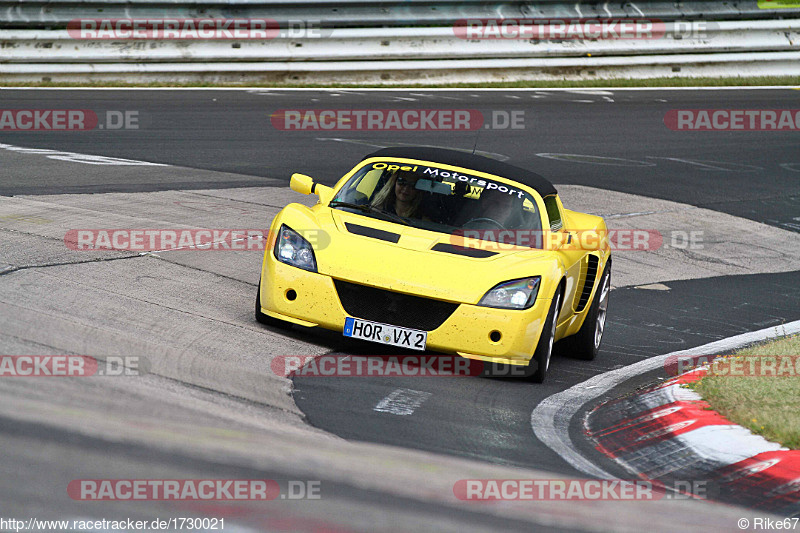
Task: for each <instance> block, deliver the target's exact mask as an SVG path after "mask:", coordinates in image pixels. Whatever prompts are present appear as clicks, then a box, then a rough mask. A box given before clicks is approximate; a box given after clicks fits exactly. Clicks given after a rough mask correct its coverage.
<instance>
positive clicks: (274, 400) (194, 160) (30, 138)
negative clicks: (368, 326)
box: [0, 89, 800, 531]
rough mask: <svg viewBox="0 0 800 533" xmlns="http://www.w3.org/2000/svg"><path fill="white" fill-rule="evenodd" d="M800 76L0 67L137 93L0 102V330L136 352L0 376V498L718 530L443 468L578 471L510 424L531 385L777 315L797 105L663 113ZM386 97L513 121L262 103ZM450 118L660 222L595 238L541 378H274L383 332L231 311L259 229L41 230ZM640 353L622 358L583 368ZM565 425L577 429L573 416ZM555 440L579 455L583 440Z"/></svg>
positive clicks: (412, 524)
mask: <svg viewBox="0 0 800 533" xmlns="http://www.w3.org/2000/svg"><path fill="white" fill-rule="evenodd" d="M799 96H800V93H799V92H798V91H796V90H791V89H744V90H630V91H629V90H608V91H604V90H586V91H577V90H576V91H550V90H542V91H469V90H465V91H363V90H347V91H316V90H310V91H305V90H304V91H299V90H298V91H290V90H267V89H253V90H241V91H234V90H175V91H172V90H67V89H65V90H24V89H19V90H18V89H0V111H2V110H3V109H85V110H92V111H93V112H94V113H95V114H96V115H97V116H98V117H100V120H101V123H104V124H105V126H108V125H109V124H110V123H109V122H104V120H105V117H108V116H110V115H109V112H111V113H112V114H113V113H115V112H118V111H121V112H122V113H123V114H124V113H128V116H134V117H136V118H135V127H129V128H120V129H111V128H109V127H104V128H102V129H101V128H99V127H97V128H94V129H92V130H90V131H81V132H57V131H3V130H1V129H0V355H27V354H68V355H69V354H80V355H90V356H95V357H98V358H106V357H121V356H124V357H140V358H141V359H142V361H144V362H145V365H144V366H145V367H146V373H144V375H137V376H126V377H113V378H112V377H110V376H108V377H93V378H67V379H55V378H47V379H48V380H47V381H45V383H46V384H45V385H41V384H42V383H43V379H44V378H43V379H39V380H38V381H36V382H35V384H34V385H31V380H33V379H34V378H30V379H27V380H26V379H25V378H6V377H0V398H2V402H0V449H2V450H3V451H2V454H0V457H2V459H0V517H9V516H15V517H17V518H25V519H27V518H28V517H40V518H51V519H56V518H62V519H63V518H67V517H69V518H70V519H80V518H86V519H89V518H98V519H99V518H104V517H105V518H111V517H112V516H113V517H115V518H122V517H126V518H128V517H129V518H137V517H139V518H141V519H149V520H152V519H153V518H155V517H162V518H167V517H179V516H201V517H226V518H227V519H228V523H227V524H226V528H225V529H227V530H231V529H233V530H238V531H262V530H265V531H274V530H304V531H305V530H308V531H312V530H313V531H319V530H341V531H370V530H411V529H417V530H443V531H489V530H501V529H503V530H506V529H507V530H531V529H532V528H535V527H543V526H546V527H547V528H548V529H552V530H564V531H573V530H575V531H604V530H612V529H613V530H630V531H640V530H642V529H644V528H648V529H650V530H653V531H660V530H663V531H671V530H674V529H675V528H676V527H678V526H682V529H687V530H719V531H730V530H735V528H736V526H735V521H736V517H737V516H745V515H746V514H745V513H746V512H747V511H746V510H744V509H740V508H732V507H727V506H721V505H714V504H708V503H704V502H689V501H670V502H667V501H665V502H658V503H657V504H656V503H652V504H643V503H641V502H579V503H575V502H569V503H568V504H565V503H564V502H535V504H531V502H516V503H520V505H514V504H510V505H508V506H505V507H496V506H495V507H492V506H486V505H476V504H474V503H472V504H471V505H470V503H471V502H459V501H457V500H455V499H454V497H453V490H452V486H453V483H454V482H455V481H457V480H459V479H465V478H475V479H488V478H499V479H503V478H510V477H536V476H538V477H547V476H550V477H552V478H558V477H564V476H571V477H582V476H584V477H585V475H583V474H581V472H579V471H576V470H575V469H574V468H573V467H572V466H570V464H568V463H567V462H565V461H564V460H563V459H562V458H561V457H560V456H559V455H558V454H557V453H555V452H554V451H553V450H551V449H549V448H547V447H546V446H544V445H543V444H542V443H541V442H540V441H539V440H538V439H537V438H536V437H535V435H534V433H533V431H532V428H531V412H532V411H533V409H534V408H535V407H536V406H537V405H538V404H539V403H540V402H541V401H542V400H544V399H545V398H547V397H549V396H551V395H553V394H555V393H557V392H560V391H562V390H564V389H567V388H569V387H571V386H573V385H576V384H579V383H581V382H583V381H585V380H587V379H589V378H591V377H592V376H595V375H597V374H599V373H602V372H605V371H608V370H612V369H616V368H620V367H623V366H627V365H630V364H633V363H636V362H638V361H641V360H642V359H645V358H648V357H652V356H655V355H660V354H665V353H669V352H672V351H676V350H683V349H689V348H692V347H696V346H700V345H703V344H707V343H709V342H712V341H715V340H719V339H723V338H726V337H731V336H734V335H738V334H741V333H745V332H749V331H755V330H760V329H764V328H769V327H773V326H780V325H781V324H785V323H787V322H791V321H795V320H798V319H800V246H799V245H800V150H798V147H800V133H799V132H797V131H794V132H747V131H732V132H685V131H673V130H670V129H669V128H667V127H666V126H665V123H664V117H665V115H666V113H667V112H669V111H670V110H675V109H796V108H798V107H800V106H798V105H797V101H798V97H799ZM390 108H391V109H426V110H429V109H430V110H432V109H440V110H441V109H474V110H479V111H480V112H481V113H482V114H483V116H484V117H495V116H501V117H502V115H503V114H506V113H519V112H523V113H524V126H525V127H524V129H511V128H496V129H495V128H486V129H479V130H477V131H457V132H441V131H415V132H408V131H379V132H370V131H361V132H359V131H343V130H337V131H282V130H281V129H278V128H276V127H274V125H273V121H271V118H272V119H273V120H274V119H275V117H280V116H282V115H281V111H282V110H291V109H390ZM131 113H132V115H131ZM498 113H499V115H498ZM115 116H116V115H115ZM487 120H489V124H490V125H491V120H493V118H492V119H490V118H487ZM476 142H477V151H479V152H480V153H483V154H486V155H489V156H490V157H495V158H498V159H502V160H507V161H509V162H511V163H515V164H517V165H520V166H524V167H527V168H531V169H533V170H535V171H537V172H539V173H540V174H542V175H544V176H546V177H548V178H549V179H550V180H551V181H553V182H554V183H555V184H556V186H557V188H559V192H560V193H561V195H562V197H563V199H564V204H565V205H566V206H567V207H568V208H573V209H576V210H585V211H587V212H593V213H597V214H602V215H603V216H605V217H606V218H607V220H608V221H609V224H610V225H611V226H612V227H619V228H647V229H656V230H658V231H660V232H661V233H662V234H663V235H664V236H665V241H664V242H665V245H664V246H663V247H661V248H659V249H658V250H651V251H634V252H620V253H619V254H618V255H616V254H615V256H614V275H613V277H612V284H613V286H614V290H613V291H612V293H611V301H610V308H609V322H608V324H607V326H606V336H605V338H604V341H603V345H602V349H601V353H600V355H599V356H598V358H597V359H596V360H595V361H592V362H585V361H579V360H575V359H572V358H570V357H569V354H568V353H563V350H560V352H562V353H559V354H558V355H559V356H557V357H555V358H554V360H553V362H552V364H551V369H550V374H549V375H548V378H547V381H546V382H545V383H544V384H542V385H534V384H532V383H530V382H526V381H522V380H519V379H514V378H501V377H467V378H464V377H453V378H443V377H438V378H430V377H428V378H420V377H401V378H389V377H382V378H367V377H358V378H348V377H296V378H295V379H294V380H293V382H289V381H288V380H286V379H284V378H283V377H282V376H276V375H275V372H274V368H273V367H271V366H270V363H271V361H273V360H274V358H275V357H277V356H281V355H321V354H337V355H342V356H349V357H352V358H363V357H368V356H370V355H376V354H382V353H386V350H383V349H382V348H378V347H376V346H377V345H370V344H367V343H361V342H349V341H346V340H345V339H344V338H342V337H341V336H340V335H337V334H334V333H332V332H324V331H314V330H308V329H305V328H301V327H294V328H292V329H291V330H290V331H288V332H287V331H282V330H277V329H272V328H267V327H264V326H261V325H259V324H257V323H256V322H255V321H254V319H253V317H252V303H253V302H252V300H253V298H254V296H255V290H256V284H257V282H258V273H259V265H260V260H261V253H262V252H259V251H213V252H212V251H209V252H202V251H187V250H178V251H171V252H151V253H137V252H80V251H73V250H69V249H67V246H65V241H64V235H65V233H66V232H67V231H68V230H69V229H75V228H167V227H176V228H263V227H266V225H267V224H268V222H269V220H270V219H271V217H272V216H274V214H275V213H276V212H277V211H278V210H279V209H280V208H281V207H282V206H284V205H286V204H287V203H288V202H290V201H301V202H305V203H309V202H313V201H315V200H314V199H313V198H303V197H300V196H299V195H297V194H295V193H293V192H291V191H289V190H287V184H288V179H289V176H290V175H291V173H292V172H303V173H305V174H309V175H311V176H314V177H315V178H317V179H319V180H320V181H321V182H323V183H327V184H333V183H335V181H336V180H337V179H338V177H340V176H341V175H342V174H343V173H344V172H346V171H347V170H348V169H349V168H350V167H352V165H353V164H354V163H355V162H356V161H358V160H359V159H361V158H362V157H363V156H364V155H365V154H366V153H368V152H370V151H373V150H374V149H377V148H379V147H383V146H402V145H413V144H423V145H430V146H441V147H450V148H457V149H463V150H472V148H473V146H474V145H475V144H476ZM690 231H699V232H700V235H701V236H702V239H703V241H702V246H700V247H698V248H697V249H691V248H686V247H682V246H681V244H680V242H678V243H677V244H676V241H675V240H674V239H675V236H676V235H677V236H678V237H680V236H681V235H684V234H686V233H687V232H690ZM670 236H671V238H670ZM678 240H679V241H680V239H678ZM557 353H558V352H557ZM661 377H663V373H659V372H655V373H650V374H648V375H644V376H640V377H639V378H637V379H633V380H630V381H628V382H626V383H624V384H623V385H621V386H620V387H618V388H617V389H616V390H614V391H611V392H610V393H609V394H610V395H617V394H622V393H626V392H628V391H630V390H633V389H634V388H636V387H638V386H640V385H642V384H643V383H645V382H647V381H650V380H654V379H659V378H661ZM395 391H403V394H419V395H420V397H421V398H424V401H421V402H420V403H419V404H418V405H417V407H416V408H415V409H413V413H411V414H408V415H405V416H399V415H397V414H393V413H387V412H382V411H379V410H377V411H376V409H375V408H376V406H377V405H378V404H379V403H380V402H381V401H382V400H384V399H385V398H387V397H389V396H390V395H391V394H393V392H395ZM571 432H572V433H573V434H574V435H575V436H576V441H579V437H580V434H581V427H580V421H579V420H575V424H574V427H572V428H571ZM579 447H580V445H579ZM582 451H584V452H585V454H586V456H587V457H594V456H593V455H592V453H593V450H592V449H591V447H590V446H588V445H585V446H584V447H583V450H582ZM595 459H596V460H598V461H599V460H600V459H599V458H595ZM604 468H610V469H612V470H611V471H612V473H613V474H614V475H618V476H620V477H624V473H623V472H620V471H614V470H613V465H604ZM76 479H271V480H275V481H276V482H277V483H278V485H279V486H280V487H281V497H280V498H279V499H278V500H277V501H273V502H267V503H264V502H254V501H247V502H225V503H218V502H185V501H184V502H174V501H114V502H83V501H76V500H75V499H73V498H70V497H68V496H67V494H66V487H67V486H68V485H69V483H70V481H72V480H76ZM297 480H305V481H310V480H311V481H317V482H319V483H320V484H321V486H322V491H321V495H322V497H321V498H319V499H308V498H307V499H297V500H294V499H292V498H290V497H287V498H284V497H283V496H285V495H287V494H288V492H287V491H290V485H291V484H292V483H293V482H296V481H297ZM522 503H527V504H530V505H522ZM598 515H601V516H600V517H598ZM230 524H233V525H232V526H231V525H230Z"/></svg>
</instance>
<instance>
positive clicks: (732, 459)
mask: <svg viewBox="0 0 800 533" xmlns="http://www.w3.org/2000/svg"><path fill="white" fill-rule="evenodd" d="M797 333H800V321H795V322H790V323H788V324H783V325H781V326H777V327H771V328H766V329H762V330H759V331H754V332H750V333H744V334H742V335H737V336H735V337H730V338H727V339H723V340H720V341H716V342H712V343H709V344H705V345H703V346H698V347H696V348H692V349H688V350H682V351H679V352H672V353H668V354H664V355H659V356H655V357H651V358H648V359H645V360H643V361H639V362H638V363H635V364H633V365H629V366H626V367H623V368H619V369H616V370H611V371H609V372H605V373H603V374H598V375H596V376H594V377H592V378H591V379H588V380H586V381H584V382H583V383H579V384H577V385H574V386H572V387H570V388H569V389H566V390H564V391H562V392H559V393H557V394H554V395H552V396H550V397H548V398H545V400H543V401H542V402H540V403H539V404H538V405H537V406H536V408H535V409H534V410H533V412H532V413H531V427H532V429H533V432H534V434H535V435H536V438H538V439H539V440H540V441H541V442H542V443H543V444H545V445H546V446H547V447H549V448H550V449H551V450H553V451H554V452H555V453H557V454H558V455H559V456H561V458H562V459H564V461H566V462H567V463H569V464H570V465H571V466H572V467H573V468H575V469H576V470H578V471H580V472H582V473H584V474H587V475H589V476H592V477H596V478H600V479H614V478H615V476H613V475H612V474H610V473H609V472H607V471H606V470H604V469H603V468H602V467H601V466H599V465H598V464H597V462H596V460H594V459H593V458H589V457H587V456H585V455H584V454H583V453H582V452H581V450H580V449H579V447H578V446H577V445H576V444H575V442H573V440H572V436H571V433H570V427H571V425H572V421H573V418H575V416H576V415H577V414H578V413H579V412H580V411H582V410H584V409H585V408H586V407H587V406H588V405H589V404H591V403H594V402H596V401H597V400H598V399H599V398H601V397H603V396H604V395H607V394H608V393H609V392H610V391H611V390H612V389H613V388H615V387H617V386H618V385H620V384H622V383H624V382H626V381H627V380H629V379H631V378H633V377H635V376H638V375H640V374H644V373H647V372H652V371H655V370H659V369H660V370H663V369H664V367H665V364H666V363H667V360H668V359H675V358H676V357H677V356H686V355H695V356H696V355H710V354H720V353H728V352H730V351H732V350H735V349H737V348H740V347H742V346H745V345H747V344H751V343H755V342H760V341H764V340H768V339H771V338H778V337H783V336H786V335H794V334H797ZM679 379H688V378H679ZM627 400H630V401H632V402H635V403H633V404H631V405H629V406H628V407H627V409H629V410H625V409H618V410H617V411H616V412H618V413H619V415H618V416H620V417H622V418H620V419H619V420H617V422H616V425H614V424H613V423H610V422H609V423H607V424H605V427H601V426H603V424H600V423H599V419H596V420H597V421H594V422H591V423H589V426H588V427H589V429H590V431H592V432H594V433H598V434H599V433H600V432H601V431H605V433H608V438H607V440H605V441H604V443H603V446H604V447H605V448H606V449H607V450H609V451H611V452H613V453H614V454H615V455H616V456H617V457H614V460H619V461H620V464H622V465H623V466H625V467H626V468H628V469H634V474H635V475H637V476H639V475H640V476H641V477H645V476H647V477H648V478H650V479H668V477H667V476H671V478H669V479H676V480H677V479H680V480H684V481H687V480H709V481H710V477H709V476H710V475H711V474H712V473H715V475H717V476H719V477H718V480H717V483H718V484H719V485H718V486H720V489H721V491H723V492H721V493H720V496H725V497H724V498H721V499H725V500H729V498H728V497H727V496H728V495H733V496H732V499H735V500H736V501H741V502H743V503H746V504H747V506H749V507H758V506H759V505H764V507H762V508H763V509H765V510H766V509H771V510H775V511H779V510H780V509H784V508H786V507H787V506H789V505H793V507H792V509H791V513H797V512H798V510H800V509H798V499H800V470H798V469H796V467H795V469H794V470H793V469H792V468H789V467H790V466H791V465H800V460H798V458H797V454H798V453H800V452H790V451H788V450H783V449H781V447H780V446H778V445H776V444H773V443H769V442H768V441H766V440H765V439H763V438H761V437H758V436H755V435H752V434H751V433H750V432H749V431H747V430H746V429H745V428H742V427H740V426H736V425H734V424H731V423H730V422H729V421H727V420H725V421H724V422H723V421H722V420H716V423H712V420H713V419H712V418H711V416H712V413H711V411H708V410H707V409H706V408H704V407H700V406H701V405H702V403H701V402H702V399H701V398H699V397H698V396H697V395H696V394H695V393H693V392H692V391H690V390H687V389H685V388H682V387H680V386H679V380H678V381H675V382H669V383H668V384H665V385H664V386H661V387H658V388H657V389H653V390H651V391H649V393H648V394H637V395H634V396H632V397H630V398H628V399H627ZM620 401H624V400H620ZM608 405H611V404H608ZM675 407H680V409H677V410H676V411H675V412H674V413H669V411H670V410H671V409H673V408H675ZM658 411H661V413H660V415H661V416H658V417H654V416H653V414H655V413H658ZM609 412H611V411H609ZM596 414H597V412H595V413H594V414H593V416H595V415H596ZM670 415H672V417H671V418H669V419H668V420H670V422H669V423H668V424H664V419H665V418H666V417H667V416H670ZM692 415H695V416H692ZM648 417H649V419H648ZM637 418H639V420H638V422H637V420H636V419H637ZM690 421H693V422H691V423H689V422H690ZM698 421H702V422H698ZM587 423H588V422H587ZM631 423H633V424H637V423H638V424H640V426H641V427H640V428H639V429H640V433H639V434H636V435H635V436H634V434H633V433H630V437H631V439H636V438H640V437H642V440H640V441H638V443H636V442H630V441H627V440H625V441H624V442H623V440H624V439H623V440H620V439H617V437H622V436H623V432H621V431H620V432H619V433H617V434H615V433H614V432H613V431H612V430H613V429H614V428H615V427H617V428H622V427H626V426H627V425H630V424H631ZM647 424H650V425H649V426H647ZM671 424H681V426H675V427H669V428H668V429H665V428H667V426H671ZM582 427H585V426H584V425H583V424H582ZM637 427H639V426H637ZM644 428H650V429H651V431H645V430H644ZM658 431H661V434H660V435H659V434H657V432H658ZM605 433H604V435H605ZM673 435H675V437H680V438H673V437H672V436H673ZM613 439H617V440H613ZM654 446H655V447H656V448H653V447H654ZM653 449H655V450H657V451H656V452H655V453H653ZM784 457H792V459H786V458H784ZM645 458H647V461H656V462H654V463H652V464H650V463H647V464H645ZM776 459H777V462H775V463H774V464H773V462H772V461H775V460H776ZM636 468H641V469H642V470H639V471H636V470H635V469H636ZM690 473H691V475H690ZM781 480H782V481H781ZM723 481H724V482H723ZM761 484H763V486H761ZM712 488H713V486H712ZM733 493H736V494H735V495H734V494H733ZM754 494H755V496H754ZM739 498H741V499H739ZM714 499H717V498H714ZM729 501H730V500H729ZM790 501H793V502H794V503H793V504H789V502H790ZM780 506H783V507H780Z"/></svg>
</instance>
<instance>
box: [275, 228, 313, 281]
mask: <svg viewBox="0 0 800 533" xmlns="http://www.w3.org/2000/svg"><path fill="white" fill-rule="evenodd" d="M273 253H274V254H275V258H276V259H277V260H278V261H280V262H281V263H286V264H287V265H292V266H294V267H297V268H302V269H303V270H308V271H311V272H316V271H317V259H316V257H314V249H313V248H312V247H311V243H309V242H308V241H307V240H305V239H304V238H303V236H302V235H300V234H299V233H297V232H296V231H294V230H293V229H291V228H290V227H289V226H287V225H286V224H283V225H281V229H280V231H278V238H277V239H276V240H275V248H274V249H273Z"/></svg>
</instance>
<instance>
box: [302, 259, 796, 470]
mask: <svg viewBox="0 0 800 533" xmlns="http://www.w3.org/2000/svg"><path fill="white" fill-rule="evenodd" d="M665 285H667V286H668V287H669V288H670V290H669V291H656V290H649V289H636V288H632V287H631V288H622V289H616V290H613V291H612V292H611V296H610V303H609V315H608V316H609V318H608V324H607V326H606V336H605V339H604V340H603V345H602V347H601V353H600V354H599V355H598V357H597V358H596V359H595V360H594V361H592V362H586V361H580V360H576V359H570V358H569V356H568V354H564V353H562V354H560V356H556V357H554V359H553V360H552V362H551V364H550V370H549V372H548V376H547V380H546V381H545V383H543V384H541V385H536V384H533V383H531V382H527V381H524V380H521V379H514V378H502V379H500V378H485V377H403V378H390V377H377V378H372V377H327V376H317V377H301V376H297V377H295V379H294V383H295V393H294V398H295V401H296V402H297V405H298V406H299V407H300V408H301V409H302V410H303V411H304V412H305V413H306V414H307V415H308V419H309V421H310V422H311V423H312V424H313V425H315V426H317V427H320V428H322V429H324V430H326V431H330V432H331V433H335V434H337V435H341V436H343V437H345V438H348V439H353V440H366V441H372V442H380V443H387V444H395V445H401V446H406V447H409V448H418V449H422V450H427V451H433V452H437V453H445V454H453V455H458V456H463V457H470V458H476V459H480V460H483V461H489V462H495V463H499V464H510V465H517V466H526V467H533V468H539V469H543V470H547V471H553V472H558V473H561V474H567V475H576V474H578V472H576V471H575V470H574V469H573V468H572V467H571V466H570V465H568V464H567V463H566V462H564V461H563V460H562V459H561V458H560V457H559V456H558V455H557V454H555V453H554V452H553V451H551V450H550V449H548V448H547V447H545V446H543V445H542V444H541V443H540V442H538V440H537V439H536V437H535V436H534V434H533V431H532V429H531V412H532V411H533V409H534V407H535V406H536V405H537V404H538V403H539V402H540V401H542V400H543V399H545V398H547V397H548V396H551V395H552V394H555V393H557V392H560V391H562V390H564V389H566V388H569V387H571V386H573V385H576V384H578V383H581V382H583V381H585V380H587V379H589V378H591V377H592V376H594V375H596V374H598V373H602V372H606V371H608V370H613V369H615V368H620V367H622V366H627V365H630V364H633V363H636V362H638V361H640V360H642V359H644V358H647V357H651V356H654V355H659V354H664V353H670V352H673V351H677V350H685V349H688V348H692V347H694V346H700V345H703V344H707V343H709V342H713V341H716V340H719V339H722V338H726V337H731V336H734V335H738V334H740V333H745V332H748V331H754V330H758V329H763V328H767V327H770V326H778V325H780V324H783V323H786V322H791V321H794V320H798V319H800V271H798V272H791V273H785V274H761V275H752V276H726V277H720V278H706V279H700V280H690V281H676V282H667V283H665ZM765 295H769V297H768V298H765ZM374 346H375V347H372V345H367V346H364V345H358V346H354V347H353V348H352V349H351V350H349V351H346V352H343V353H346V354H351V353H353V354H380V353H383V351H382V349H381V347H380V346H379V345H374ZM557 346H558V345H557ZM561 351H562V352H563V349H562V350H561ZM659 374H660V376H661V377H664V376H666V373H665V372H660V373H653V374H650V375H648V376H646V379H654V378H655V377H657V376H658V375H659ZM641 384H642V380H639V379H635V380H631V381H630V382H628V383H626V384H624V385H623V386H621V387H620V389H619V390H617V391H614V394H617V393H624V392H627V391H628V390H632V389H633V388H636V387H637V386H639V385H641ZM398 388H403V389H411V390H415V391H422V392H427V393H430V394H431V396H430V397H429V399H428V400H427V401H425V403H424V404H422V406H420V407H419V409H418V410H416V411H415V412H414V414H413V415H410V416H397V415H392V414H387V413H383V412H376V411H374V410H373V407H375V405H376V404H377V403H378V402H379V401H380V400H381V399H383V398H384V397H386V396H387V395H388V394H389V393H391V392H392V391H393V390H395V389H398Z"/></svg>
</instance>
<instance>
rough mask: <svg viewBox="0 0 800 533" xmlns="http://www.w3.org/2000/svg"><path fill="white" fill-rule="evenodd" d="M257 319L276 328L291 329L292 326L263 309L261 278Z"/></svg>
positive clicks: (257, 297)
mask: <svg viewBox="0 0 800 533" xmlns="http://www.w3.org/2000/svg"><path fill="white" fill-rule="evenodd" d="M256 320H257V321H258V322H260V323H261V324H264V325H265V326H272V327H274V328H280V329H289V328H291V327H292V325H291V324H289V323H288V322H284V321H283V320H278V319H277V318H272V317H271V316H269V315H267V314H264V313H263V312H262V311H261V280H260V279H259V280H258V291H257V292H256Z"/></svg>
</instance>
